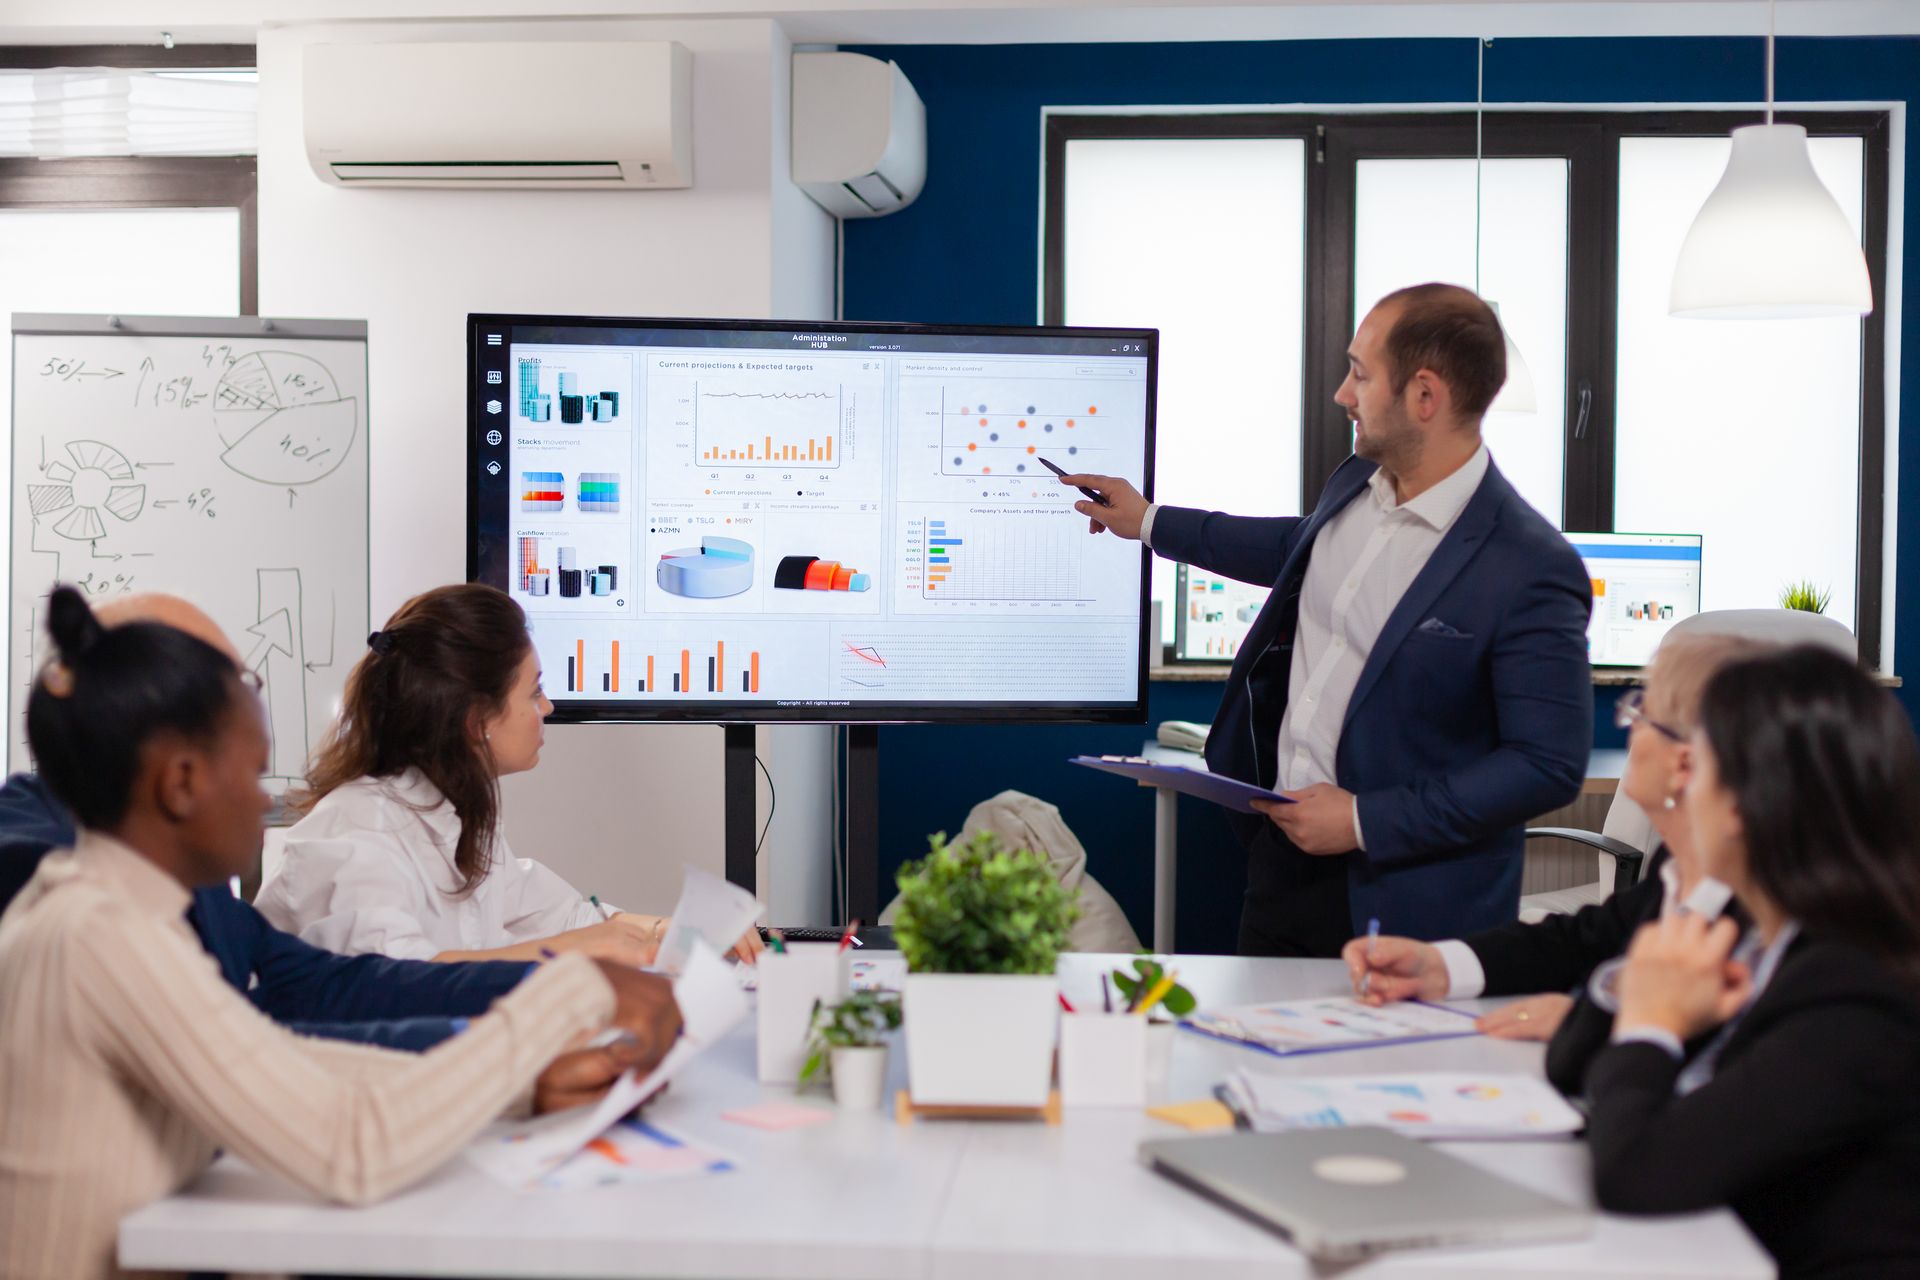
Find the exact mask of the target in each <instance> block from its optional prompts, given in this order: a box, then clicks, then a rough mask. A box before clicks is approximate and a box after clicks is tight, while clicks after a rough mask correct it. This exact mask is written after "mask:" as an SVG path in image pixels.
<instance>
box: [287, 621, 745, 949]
mask: <svg viewBox="0 0 1920 1280" xmlns="http://www.w3.org/2000/svg"><path fill="white" fill-rule="evenodd" d="M367 647H368V652H367V654H366V655H365V656H364V657H362V658H361V660H360V662H359V663H358V664H357V665H356V666H355V667H354V669H353V672H352V674H351V675H349V676H348V678H347V687H346V694H345V698H344V705H343V707H342V709H341V713H340V719H339V720H338V721H337V722H336V723H335V725H334V727H333V729H332V731H331V733H330V734H329V736H328V738H327V740H326V742H325V743H323V744H322V746H321V747H320V750H319V752H318V754H317V756H316V757H315V759H314V762H313V766H312V768H311V770H310V771H309V774H308V787H309V789H308V790H307V791H306V792H305V793H304V794H302V795H300V796H299V797H297V798H296V804H298V805H299V806H301V807H302V808H304V809H305V816H304V817H302V818H301V820H300V821H299V822H297V823H295V824H294V826H293V828H292V829H291V830H290V831H289V832H288V834H287V844H286V852H285V856H284V859H283V861H282V862H281V865H280V868H279V870H278V871H277V872H276V873H275V875H274V877H273V879H271V880H270V881H268V882H267V884H266V885H265V886H263V887H262V889H261V890H260V895H259V897H258V899H257V900H256V902H255V905H256V906H258V907H259V908H260V910H261V912H262V913H263V914H265V915H266V917H267V919H269V920H270V921H272V922H273V923H274V924H276V925H278V926H279V927H280V928H282V929H286V930H288V931H289V932H293V933H297V934H299V935H300V936H301V937H302V938H304V939H306V940H307V941H308V942H311V943H314V944H315V945H317V946H323V947H327V948H329V949H330V950H334V951H340V952H346V953H349V954H355V953H362V952H378V953H381V954H384V955H389V956H396V957H400V958H402V959H420V960H502V959H508V960H511V959H524V960H534V959H539V958H540V957H541V956H543V955H548V954H553V953H558V952H567V951H580V952H583V953H585V954H587V955H590V956H596V957H601V958H605V959H609V960H618V961H621V962H622V963H625V964H630V965H644V964H650V963H652V961H653V958H654V955H655V954H656V953H657V951H658V950H659V946H660V940H661V937H662V936H663V934H664V933H665V931H666V926H667V921H666V920H665V919H663V918H662V917H659V916H642V915H633V914H629V913H627V912H623V911H616V910H614V909H613V908H611V907H608V906H605V905H604V904H602V903H600V902H599V901H598V900H596V899H592V898H589V897H587V896H585V895H583V894H581V893H580V892H579V891H578V890H576V889H575V888H574V887H573V886H572V885H570V884H568V883H567V882H566V881H565V880H564V879H562V878H561V877H560V876H559V875H557V874H556V873H555V872H553V871H551V870H549V869H548V868H547V867H545V866H543V865H541V864H540V863H538V862H535V861H534V860H533V859H531V858H518V857H515V856H514V854H513V851H512V850H511V849H509V848H508V847H507V841H506V837H505V835H504V834H503V833H502V832H501V830H500V787H499V780H500V779H501V778H502V777H505V776H507V775H508V774H513V773H521V772H524V771H526V770H528V769H531V768H533V767H534V766H535V765H536V764H538V763H539V761H540V748H541V745H542V743H543V742H544V740H545V729H544V723H543V722H544V721H545V720H546V718H547V716H548V715H549V714H551V713H552V711H553V704H552V703H551V702H549V701H548V700H547V697H546V694H545V693H544V692H543V691H542V689H541V687H540V659H539V655H538V654H536V653H535V652H534V649H533V643H532V641H531V639H530V638H529V637H528V635H527V623H526V617H525V616H524V615H523V614H522V613H521V612H520V606H519V605H517V604H515V603H514V602H513V601H512V600H511V599H509V598H508V597H507V596H506V595H505V594H504V593H503V592H500V591H497V590H495V589H494V588H492V587H487V586H481V585H479V584H461V585H458V586H449V587H440V588H437V589H435V590H433V591H429V592H426V593H425V594H423V595H419V596H415V597H414V598H413V599H411V600H409V601H407V602H406V603H405V604H403V605H401V606H400V609H399V611H398V612H397V613H395V614H394V615H393V617H392V618H390V619H388V621H387V625H386V626H385V627H384V628H382V629H381V630H379V631H376V632H374V633H373V635H371V636H369V637H368V639H367ZM760 949H761V944H760V938H759V935H758V933H757V932H753V931H749V933H748V934H747V936H746V937H744V938H742V939H741V940H740V942H739V944H738V945H737V946H736V948H735V954H737V955H738V956H740V958H742V959H745V960H751V959H752V958H753V956H754V955H755V954H757V953H758V951H759V950H760Z"/></svg>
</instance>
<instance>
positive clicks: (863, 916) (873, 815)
mask: <svg viewBox="0 0 1920 1280" xmlns="http://www.w3.org/2000/svg"><path fill="white" fill-rule="evenodd" d="M847 915H848V917H849V919H853V920H858V921H859V922H860V923H861V924H862V925H870V924H874V923H876V922H877V921H878V920H879V917H880V726H878V725H873V724H850V725H848V726H847ZM840 923H842V924H845V923H846V921H845V920H843V921H841V922H840Z"/></svg>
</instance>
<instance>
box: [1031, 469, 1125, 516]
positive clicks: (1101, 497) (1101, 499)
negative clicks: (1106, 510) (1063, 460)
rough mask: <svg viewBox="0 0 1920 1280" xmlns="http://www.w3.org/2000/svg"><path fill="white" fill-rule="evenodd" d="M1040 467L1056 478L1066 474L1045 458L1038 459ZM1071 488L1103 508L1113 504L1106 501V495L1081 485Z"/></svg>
mask: <svg viewBox="0 0 1920 1280" xmlns="http://www.w3.org/2000/svg"><path fill="white" fill-rule="evenodd" d="M1040 465H1041V466H1043V467H1045V468H1046V469H1047V470H1049V471H1051V472H1053V474H1055V475H1057V476H1064V475H1066V474H1067V473H1066V472H1064V471H1062V470H1061V469H1060V468H1059V467H1056V466H1054V465H1053V464H1052V463H1051V462H1048V461H1047V460H1046V459H1045V458H1041V459H1040ZM1073 487H1074V488H1076V489H1078V490H1079V491H1080V492H1082V493H1084V494H1086V495H1087V496H1088V497H1089V498H1092V499H1093V500H1094V501H1095V502H1097V503H1099V504H1100V505H1101V506H1103V507H1110V506H1112V505H1113V503H1112V502H1110V501H1109V500H1108V499H1107V495H1106V494H1104V493H1100V492H1098V491H1096V490H1093V489H1089V488H1087V486H1085V485H1083V484H1077V485H1075V486H1073Z"/></svg>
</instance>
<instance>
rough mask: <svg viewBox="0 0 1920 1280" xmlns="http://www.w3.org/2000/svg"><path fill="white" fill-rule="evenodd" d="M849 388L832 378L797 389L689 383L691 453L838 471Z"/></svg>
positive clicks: (707, 462)
mask: <svg viewBox="0 0 1920 1280" xmlns="http://www.w3.org/2000/svg"><path fill="white" fill-rule="evenodd" d="M850 394H851V395H853V396H855V397H857V396H858V394H859V393H858V390H857V389H856V390H855V391H853V392H851V393H850V392H849V391H848V390H847V388H846V387H844V386H842V385H840V384H838V383H836V384H834V385H832V386H821V387H819V388H815V389H808V390H797V391H752V390H731V389H729V388H728V384H726V383H718V384H716V383H714V382H712V381H707V382H704V383H703V382H698V381H696V382H695V383H694V384H693V438H694V452H695V456H696V458H697V459H698V461H699V463H700V465H701V466H708V467H745V466H752V465H754V464H756V463H767V462H791V463H797V464H800V465H803V466H806V467H809V468H814V469H819V470H837V469H838V468H839V466H840V463H841V461H842V459H844V458H845V457H846V449H845V447H844V446H843V445H841V444H840V443H839V441H840V435H841V432H840V425H841V423H842V422H843V421H844V420H845V418H846V415H847V414H848V413H849V412H853V411H855V410H857V408H858V405H857V403H856V404H855V405H854V406H852V407H851V408H850V407H849V406H848V404H847V398H848V396H849V395H850Z"/></svg>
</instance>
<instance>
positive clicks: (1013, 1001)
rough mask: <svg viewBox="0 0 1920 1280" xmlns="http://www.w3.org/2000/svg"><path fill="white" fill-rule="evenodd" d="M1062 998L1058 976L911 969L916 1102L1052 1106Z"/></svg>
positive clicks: (908, 993) (909, 1012) (908, 999)
mask: <svg viewBox="0 0 1920 1280" xmlns="http://www.w3.org/2000/svg"><path fill="white" fill-rule="evenodd" d="M1059 1001H1060V980H1059V979H1058V978H1056V977H1055V976H1054V975H1052V974H1045V975H1041V976H1024V975H1004V974H970V973H910V974H908V975H907V981H906V990H905V991H904V992H903V993H902V1006H901V1007H902V1013H903V1014H904V1016H905V1020H906V1032H907V1076H908V1081H909V1087H910V1089H911V1092H912V1095H913V1100H914V1101H915V1102H916V1103H920V1104H922V1105H944V1106H982V1107H1038V1106H1044V1105H1045V1104H1046V1101H1047V1094H1048V1092H1049V1090H1050V1089H1051V1087H1052V1083H1053V1045H1054V1038H1055V1033H1056V1031H1057V1029H1058V1026H1059V1021H1060V1018H1059V1011H1060V1004H1059Z"/></svg>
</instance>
